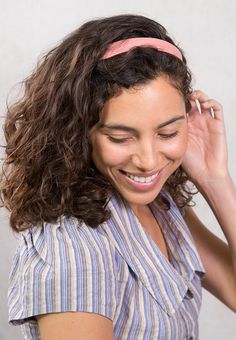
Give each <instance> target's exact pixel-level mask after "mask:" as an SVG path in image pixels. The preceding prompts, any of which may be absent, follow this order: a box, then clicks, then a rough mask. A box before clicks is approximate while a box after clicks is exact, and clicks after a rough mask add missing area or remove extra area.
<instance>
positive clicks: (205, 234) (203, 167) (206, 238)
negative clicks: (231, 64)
mask: <svg viewBox="0 0 236 340" xmlns="http://www.w3.org/2000/svg"><path fill="white" fill-rule="evenodd" d="M194 99H198V100H199V102H200V105H201V109H202V114H199V112H198V110H197V107H196V105H195V102H194ZM191 103H192V110H191V111H190V113H189V117H188V128H189V139H188V149H187V152H186V155H185V158H184V160H183V168H184V170H185V171H186V173H187V174H188V176H189V177H190V179H191V180H192V181H193V182H194V184H195V185H196V187H197V188H198V190H199V191H200V192H201V194H202V195H203V196H204V198H205V199H206V201H207V202H208V204H209V206H210V207H211V209H212V211H213V213H214V215H215V216H216V218H217V220H218V222H219V224H220V226H221V228H222V231H223V233H224V235H225V237H226V240H227V243H228V244H226V243H224V242H223V241H221V240H220V239H219V238H217V237H216V236H215V235H214V234H212V233H211V232H210V231H209V230H208V229H207V228H206V227H205V226H204V225H203V224H202V223H201V221H200V220H199V219H198V217H197V216H196V215H195V213H194V212H193V210H192V209H189V211H188V213H187V214H186V217H185V220H186V222H187V224H188V226H189V229H190V231H191V232H192V235H193V238H194V240H195V242H196V246H197V248H198V251H199V254H200V257H201V259H202V262H203V264H204V266H205V269H206V278H205V280H204V281H203V286H204V287H205V288H206V289H207V290H209V291H210V292H211V293H212V294H214V295H215V296H216V297H217V298H219V299H220V300H221V301H222V302H224V303H225V304H226V305H227V306H228V307H229V308H231V309H232V310H233V311H236V226H235V222H234V216H235V212H236V189H235V185H234V183H233V181H232V179H231V177H230V175H229V171H228V164H227V146H226V136H225V128H224V121H223V113H222V107H221V105H220V104H219V103H217V102H216V101H215V100H212V99H209V98H208V97H207V96H206V95H205V94H204V93H203V92H201V91H196V92H194V93H193V95H192V98H191ZM211 108H213V111H214V115H213V116H212V115H211V114H210V109H211Z"/></svg>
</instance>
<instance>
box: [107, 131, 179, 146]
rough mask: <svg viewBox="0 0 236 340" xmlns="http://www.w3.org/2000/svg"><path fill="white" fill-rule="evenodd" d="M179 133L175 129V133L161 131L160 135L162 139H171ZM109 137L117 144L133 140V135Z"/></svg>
mask: <svg viewBox="0 0 236 340" xmlns="http://www.w3.org/2000/svg"><path fill="white" fill-rule="evenodd" d="M177 135H178V131H175V132H173V133H159V134H158V136H159V137H160V138H162V139H171V138H174V137H175V136H177ZM107 138H108V139H109V140H110V141H111V142H113V143H117V144H119V143H120V144H121V143H127V142H128V141H129V140H131V137H127V138H115V137H112V136H107Z"/></svg>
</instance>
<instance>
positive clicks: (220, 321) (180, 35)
mask: <svg viewBox="0 0 236 340" xmlns="http://www.w3.org/2000/svg"><path fill="white" fill-rule="evenodd" d="M0 5H1V7H0V8H1V11H0V112H1V113H0V115H1V119H3V116H4V111H5V107H6V99H7V97H8V95H9V93H10V91H11V93H12V95H11V96H10V97H9V98H12V96H13V94H14V93H15V84H16V83H17V82H19V81H21V80H23V78H24V77H26V76H27V75H28V74H29V72H30V71H31V70H32V68H33V67H34V65H35V63H36V61H37V60H38V57H39V55H42V54H43V52H45V51H47V50H49V49H50V48H51V47H53V46H54V45H55V44H56V43H57V42H58V41H59V40H60V39H61V38H62V37H63V36H65V35H66V34H68V33H69V32H70V31H72V30H73V29H75V28H77V27H78V26H79V25H80V24H81V23H83V22H84V21H87V20H89V19H92V18H94V17H99V16H106V15H113V14H121V13H135V14H143V15H146V16H149V17H151V18H153V19H155V20H157V21H159V22H160V23H162V24H163V25H164V26H165V27H166V28H167V29H168V31H169V32H170V33H171V35H172V36H173V37H174V39H175V41H177V42H178V43H179V44H180V46H181V47H182V48H183V49H184V51H185V53H186V56H187V59H188V61H189V65H190V68H191V69H192V71H193V74H194V87H195V88H201V89H202V90H204V91H206V92H207V93H208V94H209V95H210V96H211V97H213V98H216V99H218V100H219V101H220V102H221V103H222V104H223V106H224V111H225V122H226V128H227V131H228V144H229V165H230V170H231V174H232V177H233V178H234V180H236V176H235V170H236V153H235V152H233V151H234V147H235V145H236V124H235V115H236V101H235V93H234V92H235V77H236V66H235V65H236V63H235V52H236V51H235V50H236V44H235V35H236V20H235V13H236V2H235V1H233V0H231V1H223V0H222V1H220V0H206V1H203V0H198V1H190V0H179V1H176V0H173V1H171V0H165V1H160V0H146V1H138V0H136V1H132V0H119V1H114V2H112V1H107V0H100V1H91V0H87V1H79V0H77V1H76V0H66V1H64V0H35V1H33V0H28V1H27V0H20V1H17V0H0ZM1 134H2V131H1V132H0V138H2V136H1ZM196 200H197V203H198V204H197V207H196V211H197V213H198V214H199V216H200V217H201V219H202V220H203V222H204V223H205V224H206V225H207V226H208V227H209V228H210V229H211V230H212V231H214V232H215V233H216V234H217V235H219V236H220V237H222V238H223V235H222V232H221V230H220V227H219V226H218V224H217V222H216V220H215V218H214V216H213V215H212V213H211V212H210V211H209V208H208V207H207V205H206V203H205V202H204V201H203V199H202V198H201V197H200V195H199V196H198V197H197V199H196ZM0 220H1V228H2V229H1V236H0V339H1V340H15V339H19V340H20V339H22V336H21V333H20V329H19V328H18V327H13V326H9V325H8V323H7V285H8V275H9V270H10V265H11V261H12V256H13V253H14V250H15V248H16V245H17V237H16V236H15V235H13V233H12V232H11V231H10V228H9V225H8V213H7V212H6V211H4V210H3V209H1V210H0ZM232 223H233V224H234V227H235V222H234V221H233V217H232ZM235 321H236V320H235V314H234V313H233V312H231V311H230V310H229V309H228V308H227V307H226V306H224V305H223V304H222V303H220V302H219V301H217V300H216V299H215V298H214V297H213V296H211V295H210V294H209V293H207V292H204V293H203V306H202V311H201V314H200V339H201V340H209V339H214V340H222V339H227V340H233V339H235V338H236V335H235V333H236V322H235ZM178 340H180V339H178Z"/></svg>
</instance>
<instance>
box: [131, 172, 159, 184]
mask: <svg viewBox="0 0 236 340" xmlns="http://www.w3.org/2000/svg"><path fill="white" fill-rule="evenodd" d="M125 174H126V176H127V177H129V178H131V179H132V180H133V181H135V182H137V183H151V182H152V181H153V180H154V179H155V178H156V177H157V176H158V174H159V171H158V172H156V173H155V174H154V175H152V176H136V175H132V174H130V173H128V172H126V173H125Z"/></svg>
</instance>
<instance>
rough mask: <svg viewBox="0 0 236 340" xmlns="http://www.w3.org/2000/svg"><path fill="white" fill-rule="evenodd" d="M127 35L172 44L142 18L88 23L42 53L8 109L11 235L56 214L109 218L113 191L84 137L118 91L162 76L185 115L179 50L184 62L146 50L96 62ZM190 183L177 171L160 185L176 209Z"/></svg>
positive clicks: (185, 75) (5, 178) (186, 82)
mask: <svg viewBox="0 0 236 340" xmlns="http://www.w3.org/2000/svg"><path fill="white" fill-rule="evenodd" d="M132 37H153V38H159V39H163V40H166V41H168V42H170V43H172V44H174V42H173V40H172V39H171V38H170V37H169V36H168V34H167V32H166V30H165V28H164V27H163V26H162V25H160V24H159V23H157V22H155V21H154V20H151V19H148V18H146V17H143V16H140V15H128V14H127V15H117V16H112V17H107V18H102V19H97V20H92V21H89V22H86V23H85V24H83V25H82V26H81V27H80V28H78V29H77V30H75V31H74V32H72V33H71V34H70V35H69V36H67V37H66V38H65V39H64V40H63V41H62V42H61V43H60V44H59V45H58V46H57V47H55V48H54V49H52V50H51V51H50V52H49V53H47V54H46V55H45V56H44V58H43V59H42V60H41V62H40V63H39V64H38V65H37V67H36V69H35V70H34V71H33V73H32V74H31V75H30V76H29V77H28V78H27V79H26V80H25V81H24V94H23V96H22V98H21V99H20V100H19V101H18V102H16V103H15V104H14V105H12V106H11V107H10V108H9V109H8V111H7V116H6V121H5V125H4V132H5V138H6V158H5V161H4V165H3V171H2V176H1V177H2V178H1V199H2V202H3V206H5V207H6V208H7V209H9V210H10V212H11V214H10V225H11V227H12V228H13V230H15V231H21V230H24V229H27V228H29V227H30V226H31V225H32V224H37V223H39V222H43V221H46V222H53V221H56V220H57V219H58V217H60V216H61V215H67V216H75V217H77V218H78V219H79V220H83V221H84V222H85V223H87V224H88V225H89V226H91V227H93V228H95V227H97V226H98V225H99V224H100V223H102V222H104V221H105V220H107V219H108V218H109V216H110V213H109V211H107V209H106V204H107V202H108V199H109V195H110V194H111V192H112V191H113V190H114V189H113V188H112V186H111V183H109V180H108V179H106V178H104V177H103V175H102V174H101V173H99V172H98V170H97V169H96V167H95V166H94V163H93V161H92V158H91V145H90V143H89V131H90V129H91V128H92V127H93V126H94V125H95V124H96V123H97V122H98V120H99V114H100V112H101V110H102V108H103V106H104V103H105V102H106V101H107V100H108V99H110V98H111V97H112V96H114V95H116V94H118V93H119V90H120V89H121V88H130V87H132V86H135V85H142V84H145V83H147V82H148V81H150V80H152V79H154V78H156V77H158V76H161V75H165V76H167V77H168V79H169V80H170V82H171V84H172V85H173V86H175V87H176V88H177V89H178V90H179V91H180V93H181V94H182V95H183V98H184V100H185V103H186V111H188V110H189V109H190V103H189V100H188V96H189V94H190V93H191V75H190V72H189V70H188V67H187V64H186V59H185V57H184V54H183V51H182V55H183V61H181V60H179V59H178V58H176V57H174V56H172V55H170V54H167V53H164V52H160V51H157V50H155V49H153V48H150V47H148V48H147V47H145V48H144V47H136V48H133V49H132V50H130V51H129V52H127V53H122V54H120V55H117V56H115V57H113V58H110V59H106V60H101V56H102V55H103V54H104V52H105V51H106V49H107V46H108V45H109V44H110V43H112V42H115V41H118V40H121V39H126V38H132ZM187 180H188V178H187V176H186V174H185V173H184V172H183V170H182V169H181V167H180V168H178V169H177V170H176V171H175V173H173V174H172V175H171V176H170V178H169V179H168V181H167V182H166V184H165V187H166V189H167V190H168V191H169V193H170V194H171V196H172V197H173V199H174V200H175V202H176V203H177V205H178V206H179V207H180V208H181V207H184V206H186V205H187V204H189V202H190V201H191V198H192V194H191V192H190V191H189V189H188V186H187ZM159 196H160V195H159ZM159 196H158V197H157V200H159V201H160V204H162V205H163V206H165V208H166V209H168V204H167V202H164V201H163V200H162V199H161V197H159Z"/></svg>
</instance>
